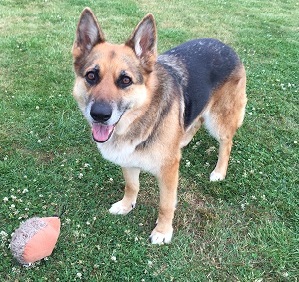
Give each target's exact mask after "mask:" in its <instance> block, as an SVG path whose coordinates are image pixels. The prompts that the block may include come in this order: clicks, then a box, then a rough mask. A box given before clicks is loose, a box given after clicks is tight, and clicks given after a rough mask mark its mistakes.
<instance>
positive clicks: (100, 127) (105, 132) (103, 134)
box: [92, 123, 115, 143]
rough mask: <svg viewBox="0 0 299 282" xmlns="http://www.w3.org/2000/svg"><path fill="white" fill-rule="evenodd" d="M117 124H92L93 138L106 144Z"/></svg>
mask: <svg viewBox="0 0 299 282" xmlns="http://www.w3.org/2000/svg"><path fill="white" fill-rule="evenodd" d="M114 127H115V124H113V125H104V124H101V123H93V124H92V136H93V139H94V141H96V142H101V143H103V142H106V141H107V140H108V139H109V138H110V136H111V135H112V133H113V130H114Z"/></svg>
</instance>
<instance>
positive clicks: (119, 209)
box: [109, 200, 135, 215]
mask: <svg viewBox="0 0 299 282" xmlns="http://www.w3.org/2000/svg"><path fill="white" fill-rule="evenodd" d="M133 208H135V203H132V204H131V205H129V206H128V205H124V203H123V201H122V200H121V201H119V202H116V203H115V204H113V205H112V206H111V208H110V209H109V212H110V213H112V214H122V215H126V214H127V213H129V212H130V211H131V210H132V209H133Z"/></svg>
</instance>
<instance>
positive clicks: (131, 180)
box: [109, 168, 140, 215]
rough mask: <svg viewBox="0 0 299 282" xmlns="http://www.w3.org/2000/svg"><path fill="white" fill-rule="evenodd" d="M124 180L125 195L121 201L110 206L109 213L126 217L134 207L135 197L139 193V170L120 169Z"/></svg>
mask: <svg viewBox="0 0 299 282" xmlns="http://www.w3.org/2000/svg"><path fill="white" fill-rule="evenodd" d="M122 171H123V175H124V178H125V182H126V186H125V194H124V197H123V199H122V200H121V201H119V202H116V203H115V204H113V205H112V206H111V208H110V209H109V212H110V213H112V214H122V215H126V214H127V213H129V212H130V211H131V210H132V209H133V208H134V207H135V205H136V200H137V195H138V192H139V174H140V169H139V168H122Z"/></svg>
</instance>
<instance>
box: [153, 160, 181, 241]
mask: <svg viewBox="0 0 299 282" xmlns="http://www.w3.org/2000/svg"><path fill="white" fill-rule="evenodd" d="M178 175H179V160H175V161H174V162H173V163H172V164H171V165H167V166H164V167H163V168H162V169H161V173H160V175H158V177H157V178H158V181H159V188H160V207H159V216H158V220H157V226H156V227H155V229H154V230H153V231H152V234H151V236H150V239H151V242H152V243H153V244H163V243H170V241H171V237H172V233H173V227H172V220H173V217H174V211H175V207H176V203H177V186H178Z"/></svg>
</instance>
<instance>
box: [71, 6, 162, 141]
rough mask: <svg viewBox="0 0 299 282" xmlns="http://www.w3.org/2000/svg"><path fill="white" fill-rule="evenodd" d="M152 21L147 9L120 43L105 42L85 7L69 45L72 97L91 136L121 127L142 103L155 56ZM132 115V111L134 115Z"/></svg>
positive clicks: (102, 135)
mask: <svg viewBox="0 0 299 282" xmlns="http://www.w3.org/2000/svg"><path fill="white" fill-rule="evenodd" d="M156 41H157V40H156V26H155V22H154V18H153V16H152V15H151V14H149V15H147V16H145V17H144V18H143V19H142V21H141V22H140V23H139V24H138V25H137V27H136V28H135V30H134V31H133V33H132V35H131V36H130V37H129V39H128V40H127V41H126V42H125V43H124V44H122V45H116V44H111V43H108V42H106V40H105V37H104V33H103V32H102V30H101V28H100V26H99V24H98V21H97V19H96V17H95V15H94V14H93V13H92V11H91V10H90V9H89V8H86V9H85V10H84V11H83V12H82V14H81V17H80V20H79V23H78V27H77V32H76V38H75V42H74V45H73V58H74V70H75V74H76V81H75V87H74V92H73V93H74V97H75V99H76V100H77V102H78V104H79V107H80V109H81V111H82V112H83V114H84V115H85V117H86V118H87V120H88V121H89V123H90V124H91V126H92V133H93V138H94V140H95V141H97V142H105V141H107V140H108V139H109V138H110V136H111V135H112V133H113V132H114V130H115V128H117V127H119V130H118V132H122V131H124V128H126V126H128V124H129V123H130V122H132V121H133V120H134V119H135V118H136V117H137V116H138V110H140V109H141V108H142V107H143V106H144V105H145V104H146V103H148V100H149V99H148V92H149V91H148V88H149V86H148V85H149V80H150V77H151V73H152V71H153V68H154V65H155V63H156V59H157V46H156ZM136 115H137V116H136Z"/></svg>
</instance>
